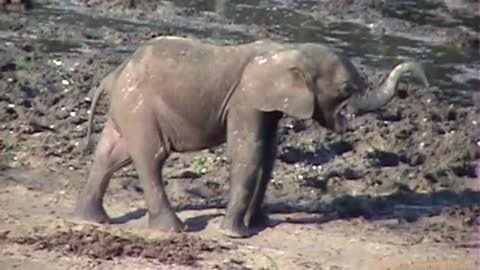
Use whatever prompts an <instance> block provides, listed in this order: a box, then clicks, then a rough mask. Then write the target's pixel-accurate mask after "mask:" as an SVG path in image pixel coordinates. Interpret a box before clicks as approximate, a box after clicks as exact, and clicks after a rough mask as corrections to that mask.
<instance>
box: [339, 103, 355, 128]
mask: <svg viewBox="0 0 480 270" xmlns="http://www.w3.org/2000/svg"><path fill="white" fill-rule="evenodd" d="M354 117H355V115H354V114H353V113H352V108H351V107H350V106H349V100H345V101H343V102H342V103H341V104H340V105H339V106H338V107H337V109H336V110H335V113H334V130H335V132H337V133H344V132H346V131H347V130H348V129H349V126H350V122H351V121H352V120H353V119H354Z"/></svg>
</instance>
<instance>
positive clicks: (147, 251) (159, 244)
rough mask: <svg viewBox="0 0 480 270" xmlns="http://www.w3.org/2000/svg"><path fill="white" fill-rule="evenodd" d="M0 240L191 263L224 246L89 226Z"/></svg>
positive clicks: (78, 252) (80, 252) (79, 252)
mask: <svg viewBox="0 0 480 270" xmlns="http://www.w3.org/2000/svg"><path fill="white" fill-rule="evenodd" d="M2 238H3V239H2ZM0 241H7V242H9V243H16V244H20V245H32V246H34V248H35V249H36V250H47V251H58V252H61V253H63V254H70V255H72V254H74V255H80V256H87V257H89V258H93V259H104V260H112V259H114V258H118V257H137V258H138V257H140V258H145V259H151V260H155V261H158V262H161V263H164V264H177V265H195V264H196V262H197V261H198V260H200V254H201V253H204V252H221V251H222V250H224V249H226V247H222V246H221V245H219V244H218V243H216V242H215V241H213V240H208V241H207V240H201V239H199V238H194V237H191V236H186V235H176V236H173V237H170V238H167V239H159V240H146V239H143V238H141V237H138V236H133V235H125V236H118V235H114V234H111V233H109V232H105V231H102V230H97V229H95V228H94V227H91V226H89V227H82V229H79V230H71V229H69V230H66V231H56V232H54V233H47V234H34V233H30V234H28V235H26V236H24V235H20V236H9V234H8V233H7V234H6V235H5V236H3V237H1V236H0Z"/></svg>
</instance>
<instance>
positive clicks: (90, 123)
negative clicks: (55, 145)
mask: <svg viewBox="0 0 480 270" xmlns="http://www.w3.org/2000/svg"><path fill="white" fill-rule="evenodd" d="M104 90H105V80H102V82H100V85H99V86H98V87H97V89H96V90H95V93H94V94H93V97H92V104H91V105H90V114H89V115H88V123H87V141H86V143H85V147H84V148H83V155H86V154H88V152H89V151H90V148H91V145H92V136H91V135H92V126H93V115H94V114H95V109H96V107H97V104H98V100H99V99H100V96H101V95H102V93H103V91H104Z"/></svg>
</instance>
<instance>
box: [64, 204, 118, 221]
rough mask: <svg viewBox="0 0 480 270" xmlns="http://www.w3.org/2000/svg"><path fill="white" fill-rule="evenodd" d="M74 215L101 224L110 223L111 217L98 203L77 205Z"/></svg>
mask: <svg viewBox="0 0 480 270" xmlns="http://www.w3.org/2000/svg"><path fill="white" fill-rule="evenodd" d="M72 216H73V218H75V219H79V220H82V221H89V222H94V223H100V224H106V223H110V218H109V217H108V215H107V213H106V212H105V209H104V208H103V207H102V206H97V205H89V206H77V207H76V209H75V211H74V212H73V215H72Z"/></svg>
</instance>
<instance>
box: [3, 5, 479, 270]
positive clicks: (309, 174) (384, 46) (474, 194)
mask: <svg viewBox="0 0 480 270" xmlns="http://www.w3.org/2000/svg"><path fill="white" fill-rule="evenodd" d="M124 2H128V1H123V2H122V1H87V0H83V1H40V3H39V2H35V3H34V5H33V8H32V9H31V10H28V11H15V10H14V9H9V10H8V11H7V12H4V13H0V41H1V46H0V93H1V95H0V151H1V152H0V209H1V211H0V269H2V270H3V269H30V270H32V269H197V268H198V269H432V268H435V267H437V269H476V267H478V262H479V257H478V256H479V255H480V254H479V248H480V245H479V244H480V243H479V241H480V240H479V235H478V228H479V226H480V220H479V216H480V178H479V176H477V174H476V173H475V170H476V169H477V170H478V171H480V169H479V168H480V165H478V164H480V162H479V161H477V160H478V159H479V158H480V150H479V144H478V142H479V141H480V129H479V128H478V122H479V121H480V111H479V110H477V111H476V110H475V102H474V99H472V96H473V95H474V93H478V91H479V90H480V79H479V74H478V70H479V67H480V60H479V54H480V49H479V34H478V31H479V30H480V29H479V25H480V19H479V18H480V17H479V16H480V14H479V11H478V10H479V9H478V8H479V6H478V5H479V2H478V1H469V0H464V1H457V2H455V1H437V0H431V1H395V0H391V1H376V0H362V1H348V0H341V1H286V0H279V1H247V0H245V1H175V2H170V1H163V2H157V1H146V0H144V1H134V4H135V5H134V6H129V5H127V6H125V5H124ZM174 3H175V4H174ZM167 34H168V35H180V36H193V37H197V38H201V39H204V40H205V41H206V42H212V43H217V44H238V43H241V42H247V41H252V40H255V39H258V38H265V37H268V38H272V39H275V40H283V41H297V42H304V41H313V42H324V43H328V44H330V45H332V46H333V47H335V48H337V49H338V50H340V51H342V52H344V53H345V54H347V55H349V56H351V57H352V59H353V60H354V61H355V63H356V64H357V65H358V66H359V67H362V70H363V72H365V73H366V74H367V75H368V76H369V77H370V78H371V80H372V81H375V80H377V79H378V78H380V77H381V76H382V75H384V74H385V73H386V72H388V71H389V70H390V68H391V67H393V65H394V64H396V63H398V62H399V61H401V60H403V59H406V58H415V59H417V60H418V61H420V62H422V64H424V65H425V67H426V69H427V75H428V77H429V79H430V81H431V84H432V87H431V88H430V89H425V88H423V87H422V86H421V85H420V84H418V83H417V82H416V81H413V80H411V81H405V82H403V83H402V84H401V85H400V88H401V89H400V91H399V95H398V98H397V99H395V100H394V101H393V102H392V103H391V104H390V105H389V106H388V107H386V108H385V109H384V110H383V111H381V112H378V113H375V114H370V115H366V116H363V117H361V118H360V119H357V121H356V125H357V126H358V129H357V130H356V131H355V132H352V133H349V134H346V135H344V136H338V135H335V134H333V133H331V132H329V131H326V130H325V129H322V128H320V127H318V126H317V125H315V124H313V123H312V122H311V121H298V120H294V119H291V118H288V117H286V118H285V119H283V120H282V122H281V127H280V134H281V140H280V144H279V149H280V151H279V156H278V160H277V163H276V167H275V172H274V178H273V181H272V183H271V185H270V186H269V190H268V197H267V205H268V207H269V209H270V211H271V212H272V213H273V221H272V224H271V226H270V227H269V228H266V229H264V230H261V231H259V232H258V233H257V234H256V235H254V236H253V237H251V238H249V239H243V240H232V239H227V238H225V237H223V236H221V235H220V234H219V233H218V224H219V222H220V220H221V217H222V213H223V211H224V206H225V201H226V199H228V196H227V190H228V183H227V181H226V180H227V177H228V163H227V161H226V157H225V155H224V151H225V148H224V147H223V146H222V147H217V148H214V149H210V150H205V151H201V152H198V153H189V154H182V155H178V154H175V155H173V156H172V157H171V158H170V159H169V161H168V164H167V168H166V169H165V175H166V177H165V181H166V182H167V190H168V194H169V196H170V199H171V200H172V202H173V204H174V205H175V207H176V208H177V209H178V211H179V214H180V216H181V217H182V219H183V220H185V221H186V222H187V224H188V226H189V231H188V232H187V233H185V234H181V235H165V234H161V233H157V232H152V231H150V230H148V228H147V227H146V218H145V208H144V207H145V206H144V201H143V198H142V192H143V191H142V187H141V186H140V185H139V183H138V181H137V176H136V173H135V171H134V170H133V169H132V168H131V167H129V168H126V169H125V170H122V171H121V172H119V173H117V174H116V175H115V179H114V180H113V181H112V183H111V185H110V187H109V190H108V193H107V197H106V199H105V203H106V209H107V211H108V213H109V214H110V215H111V216H113V217H115V221H116V222H115V224H112V225H108V226H107V225H104V226H98V225H95V224H82V223H78V222H74V221H72V220H70V219H69V218H68V213H69V212H70V211H71V210H72V207H73V202H74V200H75V197H76V194H77V192H78V190H79V188H81V187H82V186H83V185H84V183H85V177H86V174H87V172H88V169H89V165H90V164H91V158H92V156H91V155H87V156H82V154H81V151H82V145H83V142H84V137H85V133H86V121H87V116H88V112H87V111H88V109H89V105H90V103H89V101H88V100H87V99H86V97H87V94H88V92H89V91H90V89H91V88H92V87H93V86H95V84H96V83H98V81H99V80H100V79H101V78H102V77H103V76H104V75H105V74H106V73H107V72H108V71H109V70H111V69H112V68H113V67H115V66H116V65H117V64H119V63H120V62H121V61H122V60H123V59H124V58H125V57H126V56H127V55H129V54H130V53H131V52H132V51H133V50H134V49H135V48H136V47H137V46H138V45H139V44H141V43H142V42H143V41H145V40H148V39H149V38H152V37H155V36H160V35H167ZM478 104H479V106H480V101H479V102H478ZM105 111H106V106H105V102H101V106H100V108H99V109H98V110H97V114H96V118H95V125H94V130H95V136H94V138H95V139H97V138H98V134H99V132H100V131H101V128H102V124H103V123H104V120H105V118H104V114H105ZM476 166H479V167H478V168H477V167H476ZM475 264H477V266H475ZM422 267H423V268H422ZM447 267H450V268H447Z"/></svg>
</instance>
